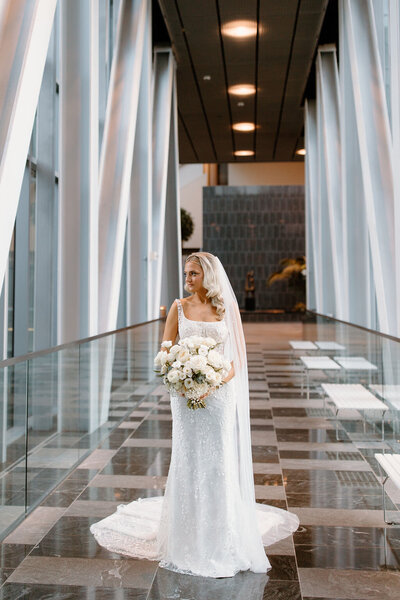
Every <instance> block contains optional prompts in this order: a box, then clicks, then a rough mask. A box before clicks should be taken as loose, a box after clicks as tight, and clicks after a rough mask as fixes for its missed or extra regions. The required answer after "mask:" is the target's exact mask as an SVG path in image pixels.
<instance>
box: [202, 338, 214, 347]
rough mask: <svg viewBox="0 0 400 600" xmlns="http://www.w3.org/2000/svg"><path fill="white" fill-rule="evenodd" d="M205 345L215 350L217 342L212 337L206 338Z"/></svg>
mask: <svg viewBox="0 0 400 600" xmlns="http://www.w3.org/2000/svg"><path fill="white" fill-rule="evenodd" d="M203 344H206V346H208V347H209V348H214V346H216V345H217V342H216V341H215V340H214V338H212V337H206V338H204V340H203Z"/></svg>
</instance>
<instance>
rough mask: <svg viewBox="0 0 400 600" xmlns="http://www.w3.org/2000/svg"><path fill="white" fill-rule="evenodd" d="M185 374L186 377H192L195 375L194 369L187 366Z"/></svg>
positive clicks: (184, 369) (184, 368)
mask: <svg viewBox="0 0 400 600" xmlns="http://www.w3.org/2000/svg"><path fill="white" fill-rule="evenodd" d="M183 372H184V373H185V376H186V377H191V376H192V375H193V371H192V369H191V368H190V367H187V366H186V365H185V366H184V367H183Z"/></svg>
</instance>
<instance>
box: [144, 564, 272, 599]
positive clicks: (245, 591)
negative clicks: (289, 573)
mask: <svg viewBox="0 0 400 600" xmlns="http://www.w3.org/2000/svg"><path fill="white" fill-rule="evenodd" d="M267 582H268V575H267V574H264V573H252V572H251V571H241V572H240V573H237V574H236V575H235V576H234V577H223V578H212V577H201V576H192V575H183V574H181V573H175V572H174V571H170V570H168V569H163V568H159V569H158V570H157V572H156V575H155V578H154V581H153V584H152V587H151V589H150V592H149V596H148V600H167V599H170V598H171V599H172V598H173V599H174V600H234V599H238V598H243V599H246V600H262V599H263V597H264V590H265V589H266V585H267Z"/></svg>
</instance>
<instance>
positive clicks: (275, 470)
mask: <svg viewBox="0 0 400 600" xmlns="http://www.w3.org/2000/svg"><path fill="white" fill-rule="evenodd" d="M253 473H257V474H258V473H261V474H262V475H280V474H281V473H282V469H281V466H280V464H279V463H256V462H253Z"/></svg>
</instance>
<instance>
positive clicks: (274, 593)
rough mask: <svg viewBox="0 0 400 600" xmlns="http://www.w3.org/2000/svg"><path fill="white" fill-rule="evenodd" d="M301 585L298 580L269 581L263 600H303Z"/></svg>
mask: <svg viewBox="0 0 400 600" xmlns="http://www.w3.org/2000/svg"><path fill="white" fill-rule="evenodd" d="M301 598H302V596H301V592H300V585H299V583H298V582H297V581H274V580H272V581H269V582H268V583H267V585H266V586H265V590H264V595H263V596H262V600H301Z"/></svg>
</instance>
